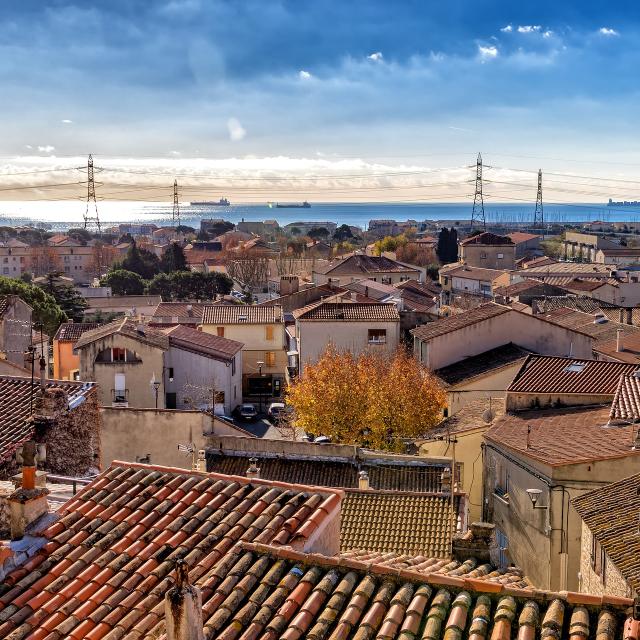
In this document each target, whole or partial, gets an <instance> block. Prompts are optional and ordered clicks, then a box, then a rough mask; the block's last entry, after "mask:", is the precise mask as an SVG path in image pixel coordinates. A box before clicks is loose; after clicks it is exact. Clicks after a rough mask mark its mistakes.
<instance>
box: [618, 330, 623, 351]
mask: <svg viewBox="0 0 640 640" xmlns="http://www.w3.org/2000/svg"><path fill="white" fill-rule="evenodd" d="M616 351H617V352H618V353H622V352H623V351H624V344H623V343H622V329H618V330H617V331H616Z"/></svg>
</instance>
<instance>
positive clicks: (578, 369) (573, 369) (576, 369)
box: [564, 362, 585, 373]
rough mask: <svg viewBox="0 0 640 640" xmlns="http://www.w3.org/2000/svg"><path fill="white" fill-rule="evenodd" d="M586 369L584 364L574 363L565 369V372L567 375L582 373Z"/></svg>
mask: <svg viewBox="0 0 640 640" xmlns="http://www.w3.org/2000/svg"><path fill="white" fill-rule="evenodd" d="M584 367H585V365H584V364H583V363H582V362H572V363H571V364H568V365H567V366H566V367H565V368H564V371H565V373H582V370H583V369H584Z"/></svg>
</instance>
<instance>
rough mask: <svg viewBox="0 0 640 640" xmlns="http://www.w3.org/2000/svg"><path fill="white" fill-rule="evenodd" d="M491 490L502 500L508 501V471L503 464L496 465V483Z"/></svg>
mask: <svg viewBox="0 0 640 640" xmlns="http://www.w3.org/2000/svg"><path fill="white" fill-rule="evenodd" d="M493 492H494V493H495V494H496V495H497V496H498V497H499V498H502V499H503V500H506V501H507V502H508V501H509V472H508V471H507V467H506V466H505V465H504V464H500V463H498V464H497V466H496V484H495V487H494V490H493Z"/></svg>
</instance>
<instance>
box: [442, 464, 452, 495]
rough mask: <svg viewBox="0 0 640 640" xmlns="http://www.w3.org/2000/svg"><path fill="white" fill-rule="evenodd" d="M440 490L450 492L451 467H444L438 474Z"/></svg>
mask: <svg viewBox="0 0 640 640" xmlns="http://www.w3.org/2000/svg"><path fill="white" fill-rule="evenodd" d="M440 491H441V492H442V493H451V469H450V468H449V467H445V468H444V469H443V470H442V475H441V476H440Z"/></svg>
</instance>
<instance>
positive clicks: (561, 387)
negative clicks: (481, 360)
mask: <svg viewBox="0 0 640 640" xmlns="http://www.w3.org/2000/svg"><path fill="white" fill-rule="evenodd" d="M637 368H638V367H637V366H636V365H633V364H625V363H622V362H607V361H606V360H583V359H579V358H563V357H559V356H538V355H530V356H529V357H528V358H527V359H526V361H525V362H524V363H523V365H522V367H521V368H520V371H518V373H517V374H516V376H515V378H514V379H513V382H512V383H511V385H510V386H509V388H508V389H507V392H513V393H579V394H583V393H584V394H594V395H613V394H614V393H615V391H616V388H617V386H618V381H619V380H620V376H624V375H630V374H632V373H633V372H634V371H636V370H637Z"/></svg>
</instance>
